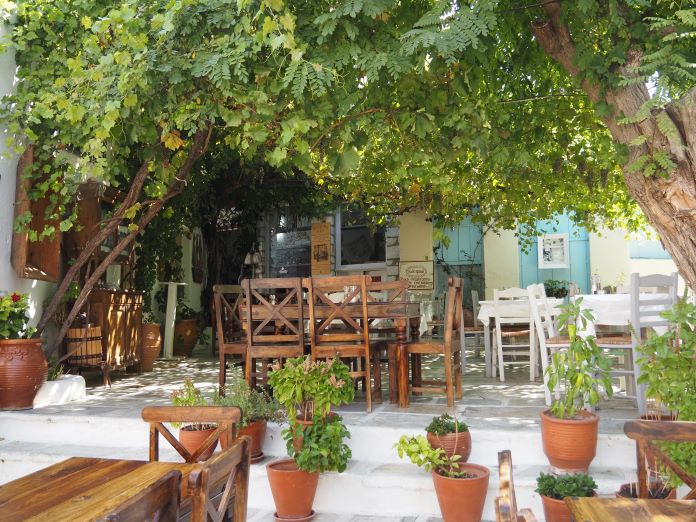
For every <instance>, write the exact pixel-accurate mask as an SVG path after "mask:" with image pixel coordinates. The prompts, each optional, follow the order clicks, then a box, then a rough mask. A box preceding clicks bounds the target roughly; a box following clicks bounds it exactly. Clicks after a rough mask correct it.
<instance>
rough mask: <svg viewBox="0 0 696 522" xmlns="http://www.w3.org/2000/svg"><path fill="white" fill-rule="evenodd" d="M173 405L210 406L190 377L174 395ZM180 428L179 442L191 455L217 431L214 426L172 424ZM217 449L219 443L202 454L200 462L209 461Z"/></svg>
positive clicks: (199, 458)
mask: <svg viewBox="0 0 696 522" xmlns="http://www.w3.org/2000/svg"><path fill="white" fill-rule="evenodd" d="M172 404H173V405H174V406H210V404H209V402H208V399H206V398H205V397H204V396H203V394H202V393H201V391H200V390H199V389H198V388H196V386H195V385H194V384H193V380H192V379H191V378H190V377H187V378H186V379H184V384H183V386H182V387H181V388H180V389H179V390H176V391H174V393H172ZM172 425H173V426H174V427H175V428H179V442H181V445H182V446H183V447H184V448H186V449H187V450H188V452H189V453H193V452H195V451H196V450H197V449H198V448H199V447H200V446H201V444H203V442H205V440H206V439H207V438H208V437H209V436H210V434H211V433H212V432H213V431H215V427H216V426H215V425H214V424H197V423H194V424H179V423H176V424H172ZM216 447H217V441H215V444H213V445H211V446H210V448H208V449H207V450H205V451H204V452H203V453H201V455H200V457H198V461H199V462H200V461H204V460H208V459H209V458H210V457H211V456H212V455H213V452H214V451H215V448H216Z"/></svg>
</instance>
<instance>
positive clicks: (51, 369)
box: [46, 356, 65, 381]
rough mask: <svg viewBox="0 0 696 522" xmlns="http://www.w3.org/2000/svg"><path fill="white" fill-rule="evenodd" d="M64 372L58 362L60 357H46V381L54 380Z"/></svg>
mask: <svg viewBox="0 0 696 522" xmlns="http://www.w3.org/2000/svg"><path fill="white" fill-rule="evenodd" d="M64 373H65V371H64V368H63V365H62V364H61V363H60V359H59V358H58V357H55V356H51V357H49V358H48V374H47V375H46V380H47V381H55V380H57V379H58V377H60V376H61V375H63V374H64Z"/></svg>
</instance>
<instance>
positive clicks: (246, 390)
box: [213, 369, 285, 464]
mask: <svg viewBox="0 0 696 522" xmlns="http://www.w3.org/2000/svg"><path fill="white" fill-rule="evenodd" d="M213 404H215V405H216V406H236V407H237V408H239V409H240V410H241V412H242V419H241V423H240V426H239V428H240V429H239V435H248V436H249V437H250V438H251V463H252V464H255V463H257V462H260V461H261V460H262V459H263V457H264V455H263V442H264V439H265V437H266V425H267V423H268V421H271V422H276V423H278V424H280V423H282V422H283V420H284V418H285V416H284V414H283V412H282V410H281V407H280V403H278V401H277V400H275V399H274V398H272V397H271V396H270V395H268V393H266V392H265V391H264V390H252V389H251V388H250V387H249V385H248V384H247V382H246V379H244V375H243V373H242V371H241V369H237V370H235V372H234V373H233V374H232V376H231V378H230V379H229V380H228V384H227V386H226V388H225V395H224V396H221V395H220V394H219V393H216V394H215V395H214V396H213ZM228 444H229V442H228V440H227V438H226V437H225V436H223V437H221V438H220V445H221V446H222V449H227V446H228Z"/></svg>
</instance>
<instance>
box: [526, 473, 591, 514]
mask: <svg viewBox="0 0 696 522" xmlns="http://www.w3.org/2000/svg"><path fill="white" fill-rule="evenodd" d="M596 489H597V483H596V482H595V481H594V480H593V479H592V477H590V476H588V475H585V474H583V473H577V474H573V475H552V474H550V473H540V474H539V476H538V477H537V487H536V490H535V491H536V492H537V493H539V495H541V503H542V506H543V507H544V518H546V520H547V521H548V522H570V521H571V515H570V509H568V506H566V504H565V502H564V501H563V499H564V498H566V497H592V496H594V494H595V490H596Z"/></svg>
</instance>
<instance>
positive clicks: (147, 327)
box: [141, 323, 162, 372]
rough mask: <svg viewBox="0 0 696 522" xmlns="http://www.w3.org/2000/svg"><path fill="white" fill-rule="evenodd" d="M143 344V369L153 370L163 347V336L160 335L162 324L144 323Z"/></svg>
mask: <svg viewBox="0 0 696 522" xmlns="http://www.w3.org/2000/svg"><path fill="white" fill-rule="evenodd" d="M141 339H142V340H141V345H142V348H143V363H142V370H143V371H144V372H151V371H152V368H153V367H154V364H155V359H157V357H159V354H160V350H161V349H162V338H161V336H160V325H159V324H157V323H146V324H143V329H142V336H141Z"/></svg>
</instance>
